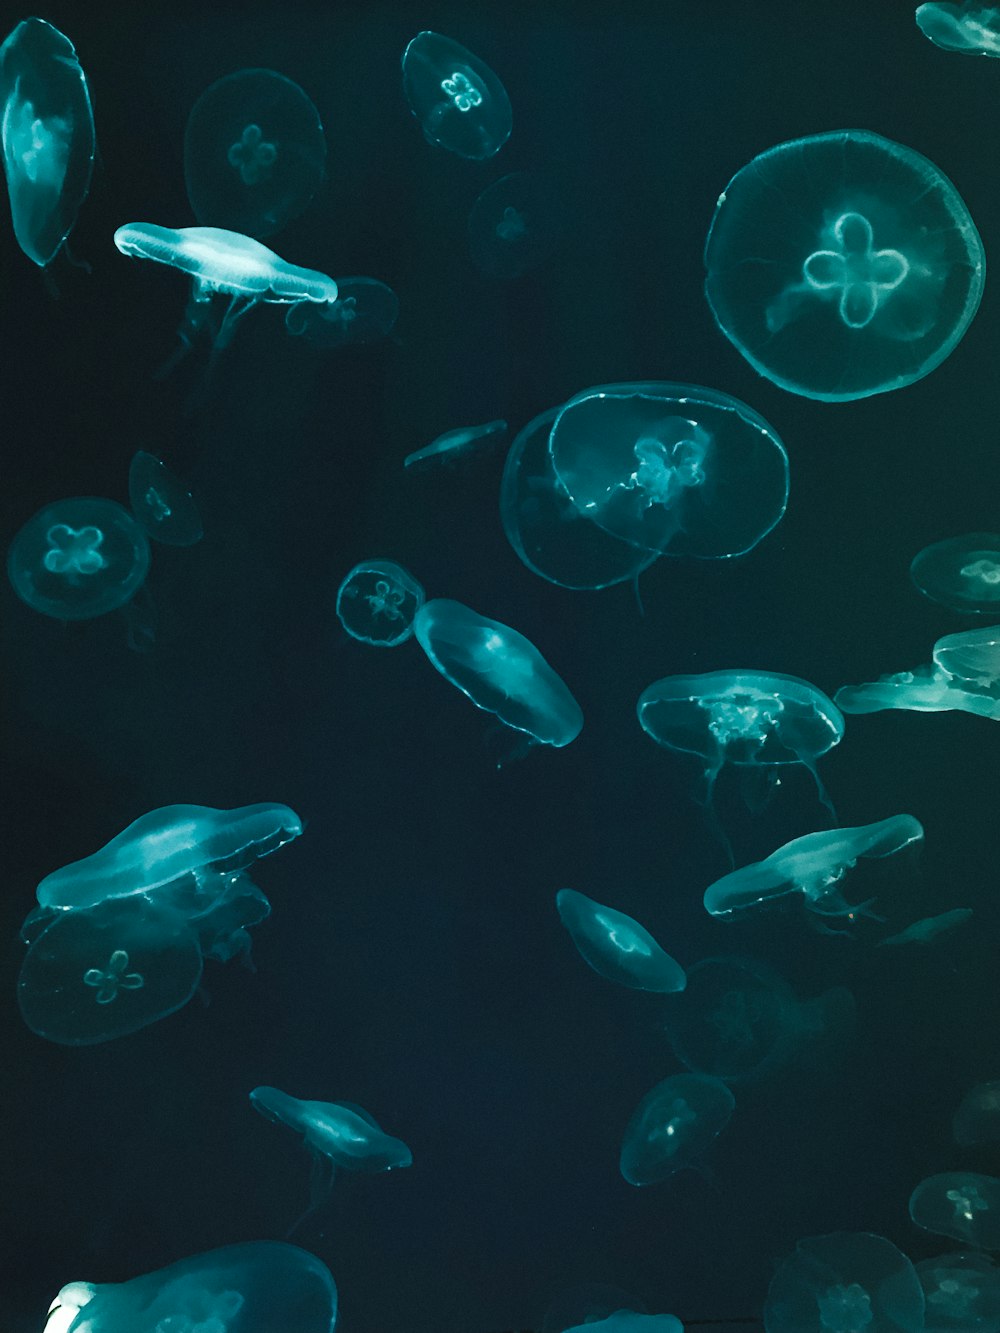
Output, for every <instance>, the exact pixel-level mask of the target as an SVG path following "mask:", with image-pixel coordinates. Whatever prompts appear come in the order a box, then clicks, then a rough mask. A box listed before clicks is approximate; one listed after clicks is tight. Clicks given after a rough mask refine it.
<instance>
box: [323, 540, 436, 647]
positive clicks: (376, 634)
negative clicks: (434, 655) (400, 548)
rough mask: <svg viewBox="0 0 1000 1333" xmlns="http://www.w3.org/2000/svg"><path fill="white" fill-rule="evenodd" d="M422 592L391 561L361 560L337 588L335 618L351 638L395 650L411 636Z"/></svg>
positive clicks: (421, 600) (406, 574)
mask: <svg viewBox="0 0 1000 1333" xmlns="http://www.w3.org/2000/svg"><path fill="white" fill-rule="evenodd" d="M423 604H424V590H423V588H422V587H421V586H420V584H419V583H418V582H417V580H416V579H415V578H414V577H413V575H412V574H408V573H407V572H406V570H405V569H403V567H402V565H397V564H396V563H395V561H392V560H362V561H361V563H360V564H358V565H355V566H354V568H353V569H352V570H351V571H350V572H349V573H348V574H347V575H346V576H345V577H344V580H343V582H342V583H341V585H340V587H339V588H338V589H337V619H338V620H339V621H340V623H341V624H342V625H343V627H344V629H345V630H346V631H347V633H348V634H349V635H350V636H351V638H352V639H357V640H358V642H359V643H367V644H370V645H371V647H373V648H396V647H398V645H399V644H401V643H405V642H406V640H407V639H408V638H409V637H410V636H411V635H412V633H413V618H414V616H415V615H416V614H417V612H418V611H419V610H420V608H421V607H422V606H423Z"/></svg>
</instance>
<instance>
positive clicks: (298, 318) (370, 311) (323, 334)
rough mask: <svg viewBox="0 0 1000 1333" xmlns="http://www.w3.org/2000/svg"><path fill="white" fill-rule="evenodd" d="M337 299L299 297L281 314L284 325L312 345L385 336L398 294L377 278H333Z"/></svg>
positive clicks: (396, 314) (352, 342)
mask: <svg viewBox="0 0 1000 1333" xmlns="http://www.w3.org/2000/svg"><path fill="white" fill-rule="evenodd" d="M336 281H337V299H336V300H335V301H333V302H329V301H328V302H326V303H324V304H320V305H317V304H316V303H315V302H312V301H299V302H297V303H296V304H295V305H290V306H289V307H288V311H287V313H286V314H285V328H286V329H287V330H288V332H289V333H290V334H292V336H293V337H297V338H298V337H301V338H304V339H305V341H306V342H308V343H311V344H312V345H313V346H314V347H321V348H332V347H347V346H352V347H361V346H364V345H365V344H367V343H373V342H379V341H380V340H381V339H382V338H387V337H388V336H389V334H390V333H391V332H392V330H393V328H394V327H395V324H396V320H397V318H398V317H399V297H398V296H397V295H396V293H395V292H394V291H393V290H392V288H391V287H387V286H386V285H385V283H384V282H379V281H378V279H377V278H337V280H336Z"/></svg>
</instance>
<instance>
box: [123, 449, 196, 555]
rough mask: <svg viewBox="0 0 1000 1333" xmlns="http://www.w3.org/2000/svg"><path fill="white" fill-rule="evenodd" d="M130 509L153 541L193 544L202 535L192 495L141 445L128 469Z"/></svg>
mask: <svg viewBox="0 0 1000 1333" xmlns="http://www.w3.org/2000/svg"><path fill="white" fill-rule="evenodd" d="M128 496H129V504H130V505H131V506H132V512H133V514H135V516H136V518H137V519H138V520H139V522H140V523H141V524H142V526H143V527H144V528H145V530H146V532H147V533H148V535H149V536H150V537H152V538H153V540H154V541H158V542H163V543H164V544H165V545H166V546H193V545H194V544H195V542H199V541H201V539H202V536H203V535H204V529H203V528H202V526H201V515H200V514H199V513H198V507H197V505H196V504H195V502H194V500H192V498H191V496H190V495H189V494H188V492H187V491H186V490H185V489H184V487H183V486H182V485H181V483H180V482H179V481H178V480H177V478H176V477H175V476H174V474H173V473H172V472H171V471H170V469H169V468H168V467H167V465H166V463H164V462H161V460H160V459H159V458H154V457H153V455H152V454H147V453H145V452H144V451H143V450H142V449H140V450H139V451H138V453H136V455H135V456H134V458H133V459H132V462H131V465H130V466H129V470H128Z"/></svg>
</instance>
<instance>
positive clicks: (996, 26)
mask: <svg viewBox="0 0 1000 1333" xmlns="http://www.w3.org/2000/svg"><path fill="white" fill-rule="evenodd" d="M914 17H915V18H916V21H917V27H918V28H919V29H920V31H921V32H922V33H923V34H924V36H925V37H926V38H927V39H928V41H931V42H933V43H934V45H935V46H939V47H941V49H942V51H959V52H961V53H962V54H963V55H970V56H1000V8H998V7H997V6H996V5H979V4H976V3H975V0H963V2H962V3H961V4H957V5H954V4H947V3H945V2H944V0H933V3H930V4H925V5H918V6H917V12H916V14H915V15H914Z"/></svg>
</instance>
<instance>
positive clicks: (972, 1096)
mask: <svg viewBox="0 0 1000 1333" xmlns="http://www.w3.org/2000/svg"><path fill="white" fill-rule="evenodd" d="M951 1132H952V1135H953V1137H954V1139H955V1142H956V1143H958V1144H961V1146H962V1147H963V1148H968V1147H974V1146H978V1145H979V1144H981V1143H996V1142H998V1141H1000V1082H998V1081H996V1080H994V1081H993V1082H991V1083H977V1084H976V1086H975V1087H974V1088H972V1089H971V1090H970V1091H969V1092H967V1093H966V1094H965V1096H964V1097H963V1098H962V1103H961V1105H960V1106H959V1108H958V1110H957V1111H956V1112H955V1115H954V1118H953V1120H952V1122H951Z"/></svg>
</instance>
